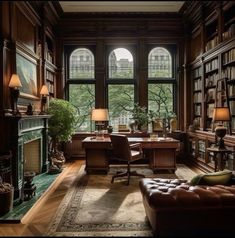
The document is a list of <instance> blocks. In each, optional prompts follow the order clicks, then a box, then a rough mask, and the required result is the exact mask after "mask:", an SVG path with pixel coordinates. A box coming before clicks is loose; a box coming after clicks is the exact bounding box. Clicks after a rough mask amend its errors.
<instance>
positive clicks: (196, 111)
mask: <svg viewBox="0 0 235 238" xmlns="http://www.w3.org/2000/svg"><path fill="white" fill-rule="evenodd" d="M194 115H195V116H201V105H200V104H199V105H198V104H196V105H194Z"/></svg>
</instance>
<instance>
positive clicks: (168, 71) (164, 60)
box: [148, 47, 172, 78]
mask: <svg viewBox="0 0 235 238" xmlns="http://www.w3.org/2000/svg"><path fill="white" fill-rule="evenodd" d="M148 77H149V78H157V77H163V78H164V77H166V78H171V77H172V58H171V55H170V53H169V52H168V51H167V50H166V49H164V48H162V47H156V48H154V49H152V50H151V51H150V53H149V56H148Z"/></svg>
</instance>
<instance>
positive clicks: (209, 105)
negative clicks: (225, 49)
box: [204, 57, 219, 130]
mask: <svg viewBox="0 0 235 238" xmlns="http://www.w3.org/2000/svg"><path fill="white" fill-rule="evenodd" d="M218 79H219V63H218V57H214V58H212V59H210V60H208V61H206V62H205V63H204V101H205V109H204V110H206V113H205V114H204V115H205V116H204V119H205V122H204V123H205V124H204V128H205V129H206V130H211V129H212V116H213V110H214V107H215V89H216V83H217V80H218Z"/></svg>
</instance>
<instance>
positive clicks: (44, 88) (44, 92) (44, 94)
mask: <svg viewBox="0 0 235 238" xmlns="http://www.w3.org/2000/svg"><path fill="white" fill-rule="evenodd" d="M40 95H41V97H42V99H41V112H40V114H46V108H45V107H46V103H47V96H48V95H49V91H48V88H47V86H46V85H45V84H44V85H43V86H42V89H41V91H40Z"/></svg>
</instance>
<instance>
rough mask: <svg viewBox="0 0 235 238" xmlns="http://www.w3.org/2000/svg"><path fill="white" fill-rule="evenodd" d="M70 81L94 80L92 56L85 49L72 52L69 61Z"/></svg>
mask: <svg viewBox="0 0 235 238" xmlns="http://www.w3.org/2000/svg"><path fill="white" fill-rule="evenodd" d="M69 67H70V68H69V77H70V79H75V78H82V79H94V77H95V73H94V55H93V54H92V52H91V51H90V50H88V49H86V48H79V49H76V50H75V51H73V53H72V54H71V56H70V59H69Z"/></svg>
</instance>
